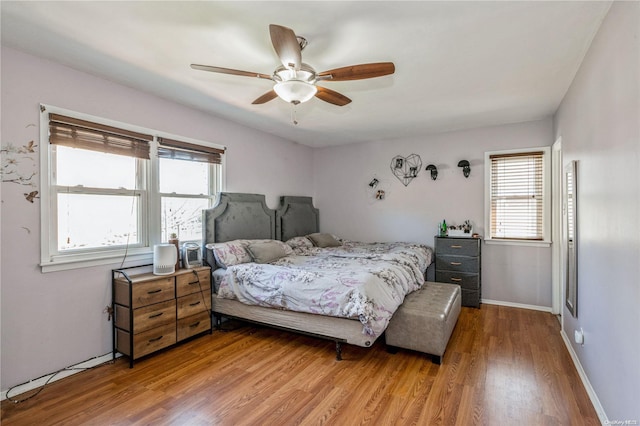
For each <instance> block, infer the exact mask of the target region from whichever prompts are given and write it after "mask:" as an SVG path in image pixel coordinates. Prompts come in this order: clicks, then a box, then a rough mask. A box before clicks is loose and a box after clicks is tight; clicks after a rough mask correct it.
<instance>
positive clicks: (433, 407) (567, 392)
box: [1, 305, 600, 426]
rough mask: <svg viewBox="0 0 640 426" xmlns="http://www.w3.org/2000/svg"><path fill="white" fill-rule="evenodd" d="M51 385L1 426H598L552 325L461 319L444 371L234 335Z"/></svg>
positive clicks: (239, 328)
mask: <svg viewBox="0 0 640 426" xmlns="http://www.w3.org/2000/svg"><path fill="white" fill-rule="evenodd" d="M231 325H232V326H233V327H234V328H233V329H231V330H230V331H224V332H214V333H213V334H212V335H206V336H203V337H200V338H197V339H195V340H192V341H189V342H186V343H184V344H181V345H179V346H177V347H174V348H171V349H169V350H166V351H163V352H161V353H159V354H156V355H153V356H151V357H149V358H147V359H143V360H141V361H138V362H137V363H136V365H135V367H134V368H133V369H129V368H128V362H127V360H126V359H125V358H120V359H118V360H117V361H116V362H115V363H113V364H111V363H109V364H105V365H102V366H99V367H96V368H94V369H93V370H89V371H86V372H82V373H79V374H76V375H74V376H72V377H68V378H66V379H62V380H60V381H58V382H55V383H52V384H50V385H48V386H47V388H45V390H44V391H43V392H42V393H41V394H40V395H38V396H37V397H35V398H33V399H31V400H29V401H26V402H24V403H21V404H11V403H10V402H8V401H3V402H2V418H1V420H2V425H3V426H5V425H6V426H9V425H23V424H29V425H32V424H46V425H51V424H68V425H77V424H92V425H102V424H120V425H127V424H154V425H160V424H174V425H185V424H189V425H212V424H216V425H231V424H234V425H235V424H247V425H253V424H260V425H267V424H268V425H280V424H331V425H353V424H364V423H369V424H376V425H389V424H415V425H432V424H454V425H468V424H482V425H506V424H517V425H543V424H544V425H568V424H575V425H590V424H593V425H599V424H600V422H599V420H598V418H597V415H596V412H595V410H594V408H593V406H592V405H591V402H590V401H589V398H588V396H587V393H586V391H585V389H584V387H583V386H582V383H581V382H580V379H579V377H578V374H577V372H576V370H575V368H574V366H573V364H572V362H571V359H570V357H569V354H568V352H567V350H566V348H565V346H564V343H563V342H562V339H561V337H560V334H559V328H560V327H559V324H558V321H557V320H556V318H555V317H553V316H552V315H551V314H548V313H543V312H537V311H530V310H525V309H517V308H507V307H500V306H492V305H482V306H481V308H480V309H473V308H463V309H462V313H461V315H460V318H459V320H458V324H457V325H456V329H455V330H454V333H453V336H452V338H451V340H450V342H449V346H448V348H447V352H446V353H445V356H444V360H443V363H442V365H440V366H438V365H435V364H433V363H432V362H431V360H430V358H429V357H426V356H425V355H423V354H420V353H416V352H410V351H403V350H400V351H399V352H398V353H397V354H395V355H392V354H389V353H387V352H386V348H385V345H384V339H379V341H378V342H376V344H375V345H374V346H373V347H372V348H360V347H355V346H350V345H346V346H345V347H344V348H343V361H336V360H335V352H334V344H333V343H332V342H328V341H325V340H319V339H314V338H311V337H306V336H301V335H297V334H291V333H288V332H284V331H278V330H272V329H268V328H261V327H256V326H253V325H244V324H241V323H234V324H231Z"/></svg>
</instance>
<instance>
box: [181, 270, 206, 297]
mask: <svg viewBox="0 0 640 426" xmlns="http://www.w3.org/2000/svg"><path fill="white" fill-rule="evenodd" d="M210 273H211V269H209V268H207V269H204V270H199V271H196V270H195V269H192V270H191V271H189V272H186V273H183V274H180V275H178V276H176V296H177V297H182V296H186V295H187V294H192V293H196V292H200V291H205V290H208V289H209V288H210V287H209V285H210V283H211V278H210V277H209V275H210Z"/></svg>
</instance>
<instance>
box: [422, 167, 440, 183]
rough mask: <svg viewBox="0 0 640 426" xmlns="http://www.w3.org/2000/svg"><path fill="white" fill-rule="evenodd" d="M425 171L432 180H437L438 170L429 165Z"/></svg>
mask: <svg viewBox="0 0 640 426" xmlns="http://www.w3.org/2000/svg"><path fill="white" fill-rule="evenodd" d="M425 170H428V171H429V172H431V179H432V180H436V179H438V168H437V167H436V166H435V165H433V164H429V165H428V166H427V168H426V169H425Z"/></svg>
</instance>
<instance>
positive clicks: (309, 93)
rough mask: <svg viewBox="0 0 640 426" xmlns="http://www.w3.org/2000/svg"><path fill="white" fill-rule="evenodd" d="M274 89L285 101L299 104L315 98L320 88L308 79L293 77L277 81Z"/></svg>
mask: <svg viewBox="0 0 640 426" xmlns="http://www.w3.org/2000/svg"><path fill="white" fill-rule="evenodd" d="M273 90H275V91H276V93H277V94H278V96H280V97H281V98H282V99H284V100H285V101H287V102H290V103H293V104H295V105H297V104H301V103H303V102H307V101H308V100H309V99H311V98H313V96H314V95H315V94H316V92H317V91H318V88H317V87H316V86H315V85H313V84H311V83H307V82H306V81H302V80H296V79H293V80H287V81H281V82H279V83H276V84H275V86H273Z"/></svg>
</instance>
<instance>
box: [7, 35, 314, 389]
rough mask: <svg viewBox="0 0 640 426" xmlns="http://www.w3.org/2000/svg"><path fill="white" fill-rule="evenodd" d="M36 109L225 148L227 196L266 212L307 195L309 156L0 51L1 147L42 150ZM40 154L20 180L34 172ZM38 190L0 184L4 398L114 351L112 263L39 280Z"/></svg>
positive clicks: (177, 107)
mask: <svg viewBox="0 0 640 426" xmlns="http://www.w3.org/2000/svg"><path fill="white" fill-rule="evenodd" d="M41 102H42V103H46V104H50V105H55V106H58V107H62V108H67V109H71V110H75V111H80V112H83V113H86V114H92V115H96V116H99V117H103V118H108V119H112V120H118V121H122V122H125V123H130V124H135V125H138V126H144V127H148V128H151V129H155V130H161V131H164V132H168V133H172V134H177V135H182V136H186V137H191V138H195V139H201V140H206V141H210V142H215V143H219V144H222V145H226V146H228V148H229V149H228V153H227V166H228V167H227V169H228V173H227V175H226V177H227V190H229V191H235V192H258V193H262V194H265V195H266V197H267V204H268V205H269V207H271V208H276V207H277V205H278V197H279V196H280V195H282V194H290V195H309V194H311V193H312V190H313V188H312V182H313V181H312V150H311V148H308V147H305V146H302V145H299V144H295V143H293V142H289V141H284V140H282V139H279V138H277V137H275V136H272V135H268V134H265V133H262V132H257V131H255V130H252V129H248V128H246V127H242V126H239V125H236V124H234V123H232V122H230V121H226V120H222V119H218V118H216V117H212V116H210V115H206V114H204V113H201V112H199V111H196V110H193V109H189V108H186V107H183V106H181V105H178V104H175V103H171V102H167V101H165V100H163V99H159V98H157V97H154V96H150V95H147V94H145V93H142V92H140V91H137V90H133V89H130V88H128V87H124V86H121V85H118V84H115V83H111V82H109V81H105V80H102V79H99V78H96V77H93V76H91V75H88V74H84V73H81V72H78V71H74V70H72V69H70V68H67V67H64V66H62V65H58V64H55V63H52V62H49V61H46V60H42V59H38V58H35V57H33V56H30V55H26V54H23V53H20V52H18V51H15V50H12V49H9V48H6V47H3V48H2V145H3V146H5V145H6V144H13V145H15V146H22V145H24V144H26V143H28V141H30V140H34V141H35V143H36V145H39V144H40V141H39V140H38V135H39V110H38V104H39V103H41ZM39 150H40V147H37V148H36V153H35V154H34V155H33V156H32V157H33V161H32V162H30V161H25V163H24V166H25V167H28V168H30V169H29V170H25V172H31V171H36V172H38V171H39V153H38V151H39ZM283 170H285V171H286V173H285V172H282V171H283ZM39 177H40V176H39V174H38V175H37V176H36V178H35V180H36V183H38V182H39ZM38 186H39V185H36V187H35V188H32V187H26V186H22V185H16V184H11V183H3V184H2V231H1V232H2V260H1V262H2V264H1V266H2V273H1V279H2V306H1V312H2V341H1V345H0V346H1V348H2V350H1V358H0V359H1V362H2V365H1V367H2V390H6V389H7V388H8V387H10V386H13V385H15V384H18V383H22V382H24V381H26V380H30V379H34V378H37V377H40V376H42V375H43V374H47V373H50V372H53V371H56V370H58V369H60V368H63V367H66V366H69V365H72V364H76V363H78V362H80V361H84V360H86V359H89V358H92V357H95V356H98V355H102V354H105V353H108V352H110V351H111V323H110V322H107V317H106V315H105V314H104V313H103V310H104V308H105V306H107V305H109V304H110V298H111V285H110V277H111V271H110V269H111V268H114V267H117V266H119V263H118V264H115V265H108V266H104V267H93V268H84V269H76V270H72V271H64V272H51V273H46V274H42V273H41V272H40V268H39V266H38V264H39V262H40V200H39V199H35V201H34V203H33V204H31V203H29V202H27V201H26V200H25V197H24V195H23V194H24V193H25V192H30V191H33V190H42V189H41V188H38ZM27 188H28V189H27Z"/></svg>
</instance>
